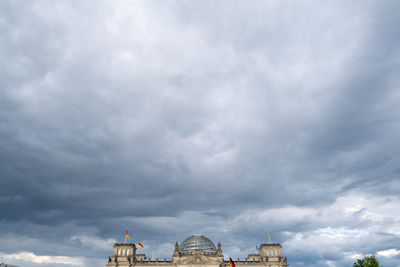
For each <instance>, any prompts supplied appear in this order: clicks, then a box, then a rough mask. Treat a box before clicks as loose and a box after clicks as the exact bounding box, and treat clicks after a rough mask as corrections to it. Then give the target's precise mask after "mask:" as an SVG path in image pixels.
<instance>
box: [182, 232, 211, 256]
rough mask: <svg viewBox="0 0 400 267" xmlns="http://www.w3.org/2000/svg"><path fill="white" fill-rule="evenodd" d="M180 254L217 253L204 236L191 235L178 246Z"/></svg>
mask: <svg viewBox="0 0 400 267" xmlns="http://www.w3.org/2000/svg"><path fill="white" fill-rule="evenodd" d="M179 251H180V252H192V251H204V252H217V249H216V248H215V245H214V243H213V242H212V241H211V240H210V239H208V238H207V237H205V236H202V235H192V236H190V237H188V238H186V239H185V240H183V242H182V243H181V245H180V246H179Z"/></svg>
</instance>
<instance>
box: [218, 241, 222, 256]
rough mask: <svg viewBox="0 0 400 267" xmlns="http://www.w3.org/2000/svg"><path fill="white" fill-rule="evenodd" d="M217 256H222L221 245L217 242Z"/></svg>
mask: <svg viewBox="0 0 400 267" xmlns="http://www.w3.org/2000/svg"><path fill="white" fill-rule="evenodd" d="M217 254H218V255H219V256H221V255H222V249H221V243H220V242H218V245H217Z"/></svg>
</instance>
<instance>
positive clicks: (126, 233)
mask: <svg viewBox="0 0 400 267" xmlns="http://www.w3.org/2000/svg"><path fill="white" fill-rule="evenodd" d="M125 236H126V238H128V239H131V238H130V237H129V235H128V230H126V231H125Z"/></svg>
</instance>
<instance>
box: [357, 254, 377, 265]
mask: <svg viewBox="0 0 400 267" xmlns="http://www.w3.org/2000/svg"><path fill="white" fill-rule="evenodd" d="M353 267H382V266H381V265H379V261H378V260H377V259H376V258H375V256H374V255H372V256H367V257H364V259H362V260H357V262H355V263H354V264H353Z"/></svg>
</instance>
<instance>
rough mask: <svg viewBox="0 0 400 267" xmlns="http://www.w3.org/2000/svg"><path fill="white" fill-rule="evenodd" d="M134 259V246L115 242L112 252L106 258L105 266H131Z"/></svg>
mask: <svg viewBox="0 0 400 267" xmlns="http://www.w3.org/2000/svg"><path fill="white" fill-rule="evenodd" d="M135 259H136V246H135V244H130V243H128V244H127V243H116V244H115V245H114V253H113V255H112V257H109V258H108V263H107V267H114V266H121V265H122V266H131V264H133V263H134V261H135Z"/></svg>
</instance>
